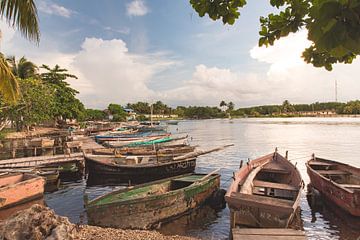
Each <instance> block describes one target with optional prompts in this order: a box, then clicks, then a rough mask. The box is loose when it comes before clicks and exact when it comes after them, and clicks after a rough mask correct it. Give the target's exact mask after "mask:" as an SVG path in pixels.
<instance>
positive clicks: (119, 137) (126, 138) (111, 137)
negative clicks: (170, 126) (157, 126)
mask: <svg viewBox="0 0 360 240" xmlns="http://www.w3.org/2000/svg"><path fill="white" fill-rule="evenodd" d="M168 136H170V134H169V133H164V134H154V135H142V134H136V135H129V136H124V135H115V134H111V135H97V136H95V139H96V141H99V142H105V141H118V142H128V143H133V142H137V141H150V140H155V139H159V138H165V137H168Z"/></svg>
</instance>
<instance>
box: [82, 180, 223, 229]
mask: <svg viewBox="0 0 360 240" xmlns="http://www.w3.org/2000/svg"><path fill="white" fill-rule="evenodd" d="M219 187H220V175H218V174H209V175H205V174H187V175H181V176H177V177H173V178H168V179H164V180H160V181H156V182H150V183H146V184H143V185H138V186H135V187H130V188H126V189H122V190H118V191H115V192H112V193H109V194H106V195H104V196H102V197H99V198H96V199H94V200H92V201H90V202H89V203H88V204H86V211H87V216H88V222H89V223H90V224H91V225H97V226H102V227H117V228H122V229H126V228H128V229H149V228H152V227H154V226H155V225H158V224H159V223H161V222H165V221H169V220H171V219H173V218H176V217H178V216H179V215H182V214H184V213H186V212H189V211H191V210H193V209H195V208H197V207H199V206H200V205H201V204H203V203H204V202H205V201H206V200H207V199H208V198H209V197H210V196H211V195H212V193H213V192H215V191H216V190H217V189H219Z"/></svg>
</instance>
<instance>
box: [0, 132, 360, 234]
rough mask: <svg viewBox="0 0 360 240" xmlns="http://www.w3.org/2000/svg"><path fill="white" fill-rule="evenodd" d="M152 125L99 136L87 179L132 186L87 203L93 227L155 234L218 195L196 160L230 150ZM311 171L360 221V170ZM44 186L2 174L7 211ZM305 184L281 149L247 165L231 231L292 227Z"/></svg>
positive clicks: (29, 177) (234, 186)
mask: <svg viewBox="0 0 360 240" xmlns="http://www.w3.org/2000/svg"><path fill="white" fill-rule="evenodd" d="M145 127H146V129H147V130H144V129H145V128H143V126H139V127H136V128H134V127H128V128H126V127H122V128H117V129H115V130H112V131H110V132H106V133H102V134H98V135H96V136H94V138H95V139H96V141H98V142H99V143H101V144H102V145H103V146H105V147H100V148H96V149H93V150H92V151H91V152H87V153H84V154H83V157H84V161H85V167H86V172H87V177H88V181H89V180H90V179H95V180H106V179H112V180H114V179H115V180H116V183H123V184H126V185H128V187H124V188H123V189H120V190H117V191H113V192H111V193H108V194H105V195H103V196H100V197H98V198H95V199H92V200H91V201H86V202H85V207H86V212H87V217H88V222H89V223H90V224H92V225H98V226H104V227H117V228H123V229H126V228H130V229H149V228H153V227H156V226H158V225H159V224H161V223H162V222H166V221H169V220H171V219H174V218H176V217H178V216H180V215H182V214H185V213H187V212H189V211H191V210H193V209H195V208H198V207H199V206H201V205H203V204H204V203H205V202H207V201H210V200H213V199H216V197H218V196H219V192H220V191H219V190H220V175H219V174H218V169H217V170H215V171H213V172H210V173H208V174H199V173H194V171H195V167H196V160H197V157H198V156H200V155H204V154H207V153H210V152H214V151H219V150H222V149H224V148H226V147H229V146H231V145H226V146H220V147H217V148H213V149H208V150H199V149H198V148H197V146H191V145H190V144H189V142H188V140H187V139H188V137H187V136H174V135H171V134H169V133H167V132H166V131H164V129H160V128H157V127H159V126H152V125H145ZM306 167H307V172H308V175H309V177H310V180H311V184H312V186H313V187H314V188H316V189H317V190H318V191H319V192H321V193H322V194H323V195H324V196H325V197H326V198H328V199H329V200H330V201H331V202H333V203H335V204H336V205H338V206H339V207H340V208H342V209H343V210H344V211H346V212H348V213H349V214H351V215H353V216H356V217H360V169H359V168H356V167H352V166H349V165H346V164H343V163H339V162H335V161H330V160H326V159H321V158H318V157H315V156H313V157H312V158H311V159H309V161H308V162H307V163H306ZM105 182H106V181H105ZM25 183H26V184H25ZM30 184H31V185H30ZM44 184H45V180H44V178H43V177H41V176H36V175H33V174H30V173H19V172H17V173H2V174H0V209H1V208H6V207H9V206H12V205H14V204H17V203H19V202H23V201H27V200H29V199H33V198H35V197H38V196H39V195H42V193H43V187H44ZM134 184H136V185H134ZM22 185H26V187H24V189H22V188H21V187H22ZM303 187H304V182H303V180H302V178H301V175H300V172H299V170H298V169H297V167H296V164H295V165H294V164H292V163H291V161H289V160H288V159H287V154H286V157H283V156H282V155H281V154H279V153H278V151H277V150H275V152H273V153H271V154H268V155H265V156H262V157H260V158H257V159H254V160H251V161H248V162H246V163H241V167H240V169H239V170H238V171H236V172H235V173H234V176H233V181H232V183H231V184H230V186H229V188H228V189H227V192H226V194H225V201H226V203H227V204H228V207H229V208H230V224H231V228H235V227H236V226H241V227H244V226H245V227H251V228H254V227H255V228H287V227H289V225H290V223H291V221H292V220H293V218H294V216H295V213H296V210H297V209H298V207H299V203H300V197H301V192H302V189H303ZM18 190H21V191H18ZM220 198H224V195H222V196H220Z"/></svg>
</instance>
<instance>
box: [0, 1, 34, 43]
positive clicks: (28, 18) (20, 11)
mask: <svg viewBox="0 0 360 240" xmlns="http://www.w3.org/2000/svg"><path fill="white" fill-rule="evenodd" d="M0 16H1V17H5V19H6V20H7V22H8V23H9V24H10V25H11V26H13V27H15V26H16V28H17V29H18V30H19V31H20V32H21V34H22V35H23V36H24V37H25V38H27V39H29V40H31V41H34V42H37V43H38V42H39V41H40V30H39V23H38V22H39V21H38V15H37V10H36V6H35V2H34V0H0Z"/></svg>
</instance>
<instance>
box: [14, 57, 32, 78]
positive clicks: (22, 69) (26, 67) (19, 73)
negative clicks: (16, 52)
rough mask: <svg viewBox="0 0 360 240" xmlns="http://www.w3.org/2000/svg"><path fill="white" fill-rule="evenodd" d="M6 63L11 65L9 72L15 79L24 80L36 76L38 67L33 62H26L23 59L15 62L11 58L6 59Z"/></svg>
mask: <svg viewBox="0 0 360 240" xmlns="http://www.w3.org/2000/svg"><path fill="white" fill-rule="evenodd" d="M7 61H8V62H9V64H10V65H11V71H12V73H13V74H14V76H15V77H19V78H21V79H26V78H30V77H36V76H37V75H38V67H37V66H36V65H35V64H34V63H33V62H31V61H28V60H27V59H26V58H25V57H22V58H20V60H19V61H16V59H15V56H11V57H8V58H7Z"/></svg>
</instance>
